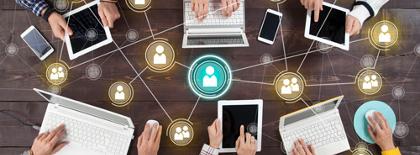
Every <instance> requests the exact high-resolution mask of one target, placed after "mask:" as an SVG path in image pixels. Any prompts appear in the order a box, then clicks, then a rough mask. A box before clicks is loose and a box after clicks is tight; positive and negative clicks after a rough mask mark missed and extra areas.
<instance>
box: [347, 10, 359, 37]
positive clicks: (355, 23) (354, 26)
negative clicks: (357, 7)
mask: <svg viewBox="0 0 420 155" xmlns="http://www.w3.org/2000/svg"><path fill="white" fill-rule="evenodd" d="M361 28H362V25H360V21H359V19H357V18H356V17H353V16H352V15H348V16H347V19H346V32H347V33H349V34H350V36H352V35H355V34H359V33H360V29H361Z"/></svg>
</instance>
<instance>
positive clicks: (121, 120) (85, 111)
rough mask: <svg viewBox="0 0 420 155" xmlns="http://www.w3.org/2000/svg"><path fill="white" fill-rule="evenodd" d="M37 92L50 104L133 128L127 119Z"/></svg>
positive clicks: (63, 98)
mask: <svg viewBox="0 0 420 155" xmlns="http://www.w3.org/2000/svg"><path fill="white" fill-rule="evenodd" d="M37 92H38V93H40V94H41V95H42V96H43V97H44V98H46V99H47V100H48V101H49V102H50V103H57V104H59V105H60V106H62V107H66V108H69V109H72V110H75V111H78V112H81V113H83V114H88V115H91V116H94V117H97V118H100V119H104V120H107V121H110V122H113V123H116V124H120V125H126V126H128V127H132V126H131V124H130V122H128V120H127V119H126V118H125V117H122V116H118V115H115V114H113V113H111V112H106V111H102V110H99V109H97V108H93V107H91V106H88V105H85V104H84V103H81V102H78V101H74V100H71V99H67V98H65V97H61V96H58V95H54V94H49V93H44V92H42V91H37Z"/></svg>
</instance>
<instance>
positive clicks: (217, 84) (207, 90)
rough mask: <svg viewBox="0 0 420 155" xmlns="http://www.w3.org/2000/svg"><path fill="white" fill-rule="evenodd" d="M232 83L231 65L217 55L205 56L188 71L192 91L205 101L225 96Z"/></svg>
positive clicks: (196, 61)
mask: <svg viewBox="0 0 420 155" xmlns="http://www.w3.org/2000/svg"><path fill="white" fill-rule="evenodd" d="M231 83H232V73H231V70H230V67H229V65H228V64H227V62H226V61H225V60H223V59H222V58H220V57H218V56H215V55H205V56H202V57H200V58H198V59H197V60H195V61H194V62H193V64H192V65H191V67H190V70H189V71H188V84H189V86H190V88H191V89H192V91H193V92H194V93H195V94H196V95H198V96H200V97H202V98H205V99H215V98H218V97H220V96H222V95H224V94H225V93H226V92H227V91H228V89H229V88H230V85H231Z"/></svg>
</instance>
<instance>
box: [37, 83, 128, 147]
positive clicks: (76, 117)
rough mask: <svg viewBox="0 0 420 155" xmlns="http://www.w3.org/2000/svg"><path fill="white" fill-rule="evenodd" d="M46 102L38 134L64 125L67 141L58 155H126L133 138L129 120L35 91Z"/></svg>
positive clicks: (80, 103)
mask: <svg viewBox="0 0 420 155" xmlns="http://www.w3.org/2000/svg"><path fill="white" fill-rule="evenodd" d="M34 90H35V92H37V93H38V94H39V95H41V96H42V97H43V98H45V99H46V100H47V101H48V102H49V103H48V106H47V110H46V112H45V116H44V120H43V121H42V126H41V129H40V133H43V132H46V131H49V130H52V129H54V128H56V127H57V126H58V125H60V124H61V123H63V124H64V125H65V128H66V137H65V139H64V140H65V141H68V142H69V144H67V145H66V146H65V147H64V148H63V149H61V150H60V151H59V152H57V155H76V154H80V155H83V154H86V155H87V154H88V155H126V154H127V153H128V149H129V146H130V142H131V140H132V139H133V133H134V125H133V122H132V121H131V119H130V118H128V117H126V116H123V115H120V114H117V113H114V112H110V111H107V110H104V109H101V108H97V107H94V106H91V105H88V104H85V103H82V102H79V101H75V100H72V99H69V98H65V97H62V96H59V95H55V94H52V93H49V92H46V91H42V90H39V89H36V88H34Z"/></svg>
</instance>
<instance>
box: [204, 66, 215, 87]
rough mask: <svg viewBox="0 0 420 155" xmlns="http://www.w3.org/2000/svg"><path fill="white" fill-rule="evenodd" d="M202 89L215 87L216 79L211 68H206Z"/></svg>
mask: <svg viewBox="0 0 420 155" xmlns="http://www.w3.org/2000/svg"><path fill="white" fill-rule="evenodd" d="M203 87H217V77H216V75H214V68H213V66H207V68H206V75H205V76H204V78H203Z"/></svg>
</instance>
